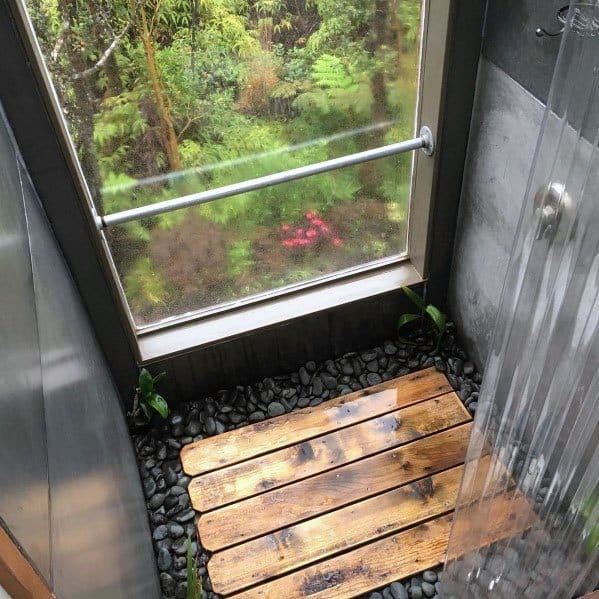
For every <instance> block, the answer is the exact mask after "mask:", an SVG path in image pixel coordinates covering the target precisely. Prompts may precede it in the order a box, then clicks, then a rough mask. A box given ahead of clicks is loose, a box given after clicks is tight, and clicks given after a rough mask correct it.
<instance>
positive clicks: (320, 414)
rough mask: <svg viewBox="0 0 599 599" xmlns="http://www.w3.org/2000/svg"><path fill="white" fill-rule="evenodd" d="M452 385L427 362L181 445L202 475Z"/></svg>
mask: <svg viewBox="0 0 599 599" xmlns="http://www.w3.org/2000/svg"><path fill="white" fill-rule="evenodd" d="M451 391H452V388H451V386H450V385H449V383H448V381H447V379H446V378H445V376H443V375H442V374H441V373H439V372H437V371H436V369H435V368H434V367H433V368H427V369H425V370H421V371H418V372H414V373H412V374H408V375H406V376H403V377H400V378H398V379H392V380H390V381H387V382H385V383H381V384H380V385H376V386H375V387H370V388H368V389H362V390H361V391H356V392H354V393H349V394H348V395H344V396H342V397H339V398H336V399H333V400H330V401H327V402H325V403H323V404H320V405H319V406H316V407H308V408H303V409H301V410H294V411H293V412H290V413H289V414H286V415H284V416H279V417H277V418H273V419H269V420H265V421H263V422H258V423H256V424H251V425H249V426H244V427H243V428H240V429H235V430H232V431H228V432H226V433H223V434H221V435H217V436H216V437H211V438H208V439H203V440H201V441H196V442H195V443H190V444H189V445H186V446H185V447H184V448H183V449H182V451H181V462H182V464H183V469H184V470H185V472H186V474H188V475H190V476H197V475H198V474H203V473H206V472H209V471H211V470H216V469H217V468H222V467H224V466H230V465H232V464H236V463H238V462H241V461H243V460H247V459H250V458H254V457H257V456H259V455H263V454H265V453H269V452H270V451H272V450H273V448H278V449H280V448H282V447H287V446H289V445H293V444H294V443H299V442H301V441H305V440H307V439H310V438H313V437H316V436H319V435H322V434H323V432H331V431H334V430H338V429H340V428H345V427H347V426H350V425H352V424H356V423H358V422H361V421H363V420H368V419H370V418H373V417H375V416H380V415H382V414H385V413H387V412H391V411H393V410H396V409H398V408H401V407H404V406H408V405H410V404H413V403H417V402H420V401H424V400H426V399H430V398H432V397H436V396H437V395H443V394H445V393H449V392H451Z"/></svg>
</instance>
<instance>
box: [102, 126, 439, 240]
mask: <svg viewBox="0 0 599 599" xmlns="http://www.w3.org/2000/svg"><path fill="white" fill-rule="evenodd" d="M434 149H435V141H434V137H433V132H432V131H431V130H430V129H429V128H428V127H422V128H421V129H420V135H419V137H415V138H414V139H408V140H407V141H401V142H398V143H394V144H390V145H388V146H382V147H380V148H373V149H372V150H365V151H364V152H357V153H355V154H348V155H347V156H341V157H340V158H333V159H332V160H325V161H323V162H316V163H315V164H310V165H308V166H301V167H299V168H294V169H290V170H287V171H283V172H280V173H274V174H272V175H265V176H264V177H257V178H256V179H249V180H247V181H241V182H240V183H233V184H231V185H225V186H223V187H217V188H216V189H209V190H207V191H200V192H198V193H192V194H189V195H186V196H182V197H179V198H174V199H172V200H165V201H163V202H156V203H155V204H149V205H148V206H141V207H139V208H132V209H130V210H123V211H122V212H115V213H114V214H106V215H104V216H97V217H96V225H97V227H98V229H100V230H102V229H106V228H107V227H110V226H112V225H120V224H122V223H127V222H130V221H134V220H140V219H142V218H148V217H150V216H156V215H157V214H164V213H165V212H172V211H173V210H180V209H181V208H189V207H190V206H197V205H198V204H206V203H207V202H213V201H214V200H220V199H223V198H228V197H231V196H235V195H239V194H242V193H246V192H248V191H255V190H257V189H264V188H265V187H272V186H273V185H280V184H281V183H288V182H289V181H295V180H297V179H303V178H305V177H310V176H312V175H318V174H321V173H326V172H329V171H333V170H337V169H340V168H344V167H346V166H353V165H355V164H361V163H363V162H370V161H371V160H377V159H379V158H386V157H387V156H395V155H396V154H403V153H405V152H411V151H413V150H422V151H423V152H424V153H425V154H426V155H427V156H431V155H432V154H433V152H434Z"/></svg>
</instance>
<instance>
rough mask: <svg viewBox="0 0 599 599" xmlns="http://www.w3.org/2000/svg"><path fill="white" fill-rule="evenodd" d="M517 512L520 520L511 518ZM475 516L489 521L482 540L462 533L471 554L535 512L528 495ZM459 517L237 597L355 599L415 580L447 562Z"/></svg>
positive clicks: (492, 503)
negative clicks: (454, 525) (453, 528)
mask: <svg viewBox="0 0 599 599" xmlns="http://www.w3.org/2000/svg"><path fill="white" fill-rule="evenodd" d="M515 513H517V514H518V517H516V518H514V517H511V516H513V515H514V514H515ZM472 516H473V517H474V518H476V519H483V518H484V519H485V521H486V529H485V531H484V534H483V535H482V536H479V534H472V535H470V534H469V531H468V530H462V531H460V532H461V533H462V543H463V544H462V547H463V549H464V552H465V553H467V552H468V551H470V550H473V549H475V548H477V547H480V546H485V545H488V544H490V543H493V542H495V541H498V540H500V539H503V538H506V537H509V536H512V535H514V534H516V533H519V532H520V531H521V530H522V527H523V526H528V525H529V524H530V523H532V522H533V520H534V512H533V510H532V508H531V506H530V504H529V503H528V501H527V500H526V499H525V498H524V497H523V496H522V495H519V496H517V497H515V498H514V497H504V496H500V497H493V498H491V499H488V500H486V501H483V502H481V503H480V504H477V505H476V507H475V508H473V514H472ZM452 521H453V514H447V515H444V516H441V517H438V518H435V519H433V520H430V521H428V522H425V523H423V524H419V525H417V526H414V527H412V528H409V529H408V530H406V531H404V532H400V533H398V534H394V535H391V536H388V537H385V538H383V539H380V540H378V541H375V542H373V543H369V544H367V545H364V546H362V547H359V548H358V549H354V550H352V551H348V552H346V553H342V554H341V555H338V556H336V557H333V558H331V559H329V560H327V561H325V562H322V563H317V564H314V565H312V566H308V567H307V568H303V569H301V570H298V571H296V572H292V573H291V574H287V575H285V576H282V577H280V578H277V579H275V580H272V581H270V582H267V583H265V584H261V585H259V586H257V587H255V588H252V589H249V590H247V591H243V592H241V593H239V594H236V595H233V597H234V598H235V599H280V598H281V597H285V599H304V598H305V597H307V596H309V597H310V598H311V599H349V598H352V597H356V596H358V595H360V594H363V593H366V592H369V591H371V590H373V589H375V588H379V587H381V586H385V585H387V584H390V583H391V582H393V581H395V580H398V579H402V578H407V577H409V576H413V575H414V574H417V573H418V572H421V571H422V570H426V569H428V568H433V567H435V566H438V565H439V564H441V563H442V562H443V559H444V556H445V552H446V550H447V542H448V538H449V532H450V527H451V524H452Z"/></svg>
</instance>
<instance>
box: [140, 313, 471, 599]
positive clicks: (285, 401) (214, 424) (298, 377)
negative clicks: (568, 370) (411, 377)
mask: <svg viewBox="0 0 599 599" xmlns="http://www.w3.org/2000/svg"><path fill="white" fill-rule="evenodd" d="M431 366H434V367H435V368H437V370H439V371H441V372H445V373H446V374H447V378H448V379H449V382H450V383H451V385H452V386H453V388H454V389H455V390H456V392H457V394H458V396H459V397H460V399H461V400H462V401H463V402H464V404H465V405H466V407H467V408H468V410H469V411H470V413H472V414H473V413H474V412H475V411H476V408H477V405H478V403H477V401H478V393H479V385H480V383H481V375H480V374H479V373H478V372H477V371H476V369H475V367H474V365H473V364H472V363H471V362H469V361H468V357H467V355H466V354H465V352H464V351H463V350H462V349H461V348H460V347H459V346H458V344H457V341H456V337H455V332H454V327H453V324H451V323H450V325H449V327H448V332H447V333H446V334H445V336H444V338H443V341H442V343H441V346H440V347H439V348H438V349H437V348H436V343H435V339H434V338H433V336H432V335H431V334H429V333H427V332H425V331H415V332H414V333H413V335H412V336H411V337H410V338H409V339H402V340H395V341H390V340H388V341H385V342H384V343H383V345H381V346H379V347H374V348H372V349H369V350H366V351H362V352H351V353H347V354H345V355H343V356H341V357H339V358H337V359H335V360H327V361H326V362H324V363H322V364H317V363H315V362H307V363H306V364H305V365H304V366H302V367H301V368H300V369H299V370H298V371H297V372H292V373H290V374H285V375H281V376H275V377H267V378H265V379H263V380H261V381H259V382H257V383H256V384H253V385H247V386H238V387H234V388H231V389H228V390H222V391H219V392H217V393H216V394H213V395H211V396H206V397H202V398H198V400H197V401H193V402H186V403H182V404H179V405H177V406H176V408H175V409H173V410H172V411H171V415H170V416H169V418H168V419H167V420H166V421H163V422H160V423H158V424H156V425H155V426H153V427H152V428H151V429H150V430H149V431H148V432H146V433H144V434H140V435H133V442H134V447H135V450H136V453H137V458H138V465H139V470H140V474H141V478H142V482H143V490H144V493H145V497H146V502H147V504H146V505H147V509H148V516H149V521H150V526H151V530H152V539H153V543H154V550H155V555H156V565H157V567H158V571H159V576H160V585H161V587H162V592H163V595H164V597H166V598H168V599H172V598H176V599H185V598H186V596H187V581H186V579H187V573H186V551H187V538H188V537H191V539H192V541H193V542H192V552H193V553H194V555H196V556H197V561H198V565H199V574H200V576H201V577H202V583H203V586H204V590H205V592H204V596H205V598H206V599H216V598H218V597H219V596H218V595H217V594H216V593H214V592H213V591H212V586H211V584H210V578H209V576H208V574H207V571H206V564H207V562H208V559H209V557H210V554H209V552H207V551H205V550H204V549H203V548H202V546H201V545H200V544H199V542H198V539H197V534H196V528H195V522H196V514H195V512H194V510H193V508H192V507H191V505H190V500H189V495H188V492H187V487H188V485H189V482H190V478H189V477H188V476H186V475H185V474H184V472H183V471H182V469H181V463H180V461H179V452H180V451H181V448H182V447H183V446H184V445H186V444H187V443H191V442H193V441H198V440H200V439H204V438H206V437H210V436H213V435H218V434H220V433H223V432H225V431H228V430H231V429H234V428H239V427H242V426H245V425H247V424H249V423H252V422H259V421H262V420H265V419H267V418H274V417H276V416H280V415H282V414H284V413H286V412H290V411H292V410H295V409H300V408H304V407H306V406H317V405H319V404H320V403H322V402H323V401H327V400H329V399H333V398H335V397H338V396H340V395H344V394H346V393H351V392H352V391H358V390H360V389H363V388H365V387H371V386H372V385H377V384H378V383H381V382H382V381H387V380H390V379H392V378H396V377H400V376H403V375H405V374H408V373H410V372H414V371H417V370H421V369H423V368H428V367H431ZM170 399H171V403H173V399H174V398H170ZM439 572H440V570H436V571H435V570H427V571H425V572H422V573H421V574H420V575H419V576H415V577H412V578H409V579H405V580H401V581H397V582H394V583H393V584H391V585H389V586H387V587H384V588H382V589H379V590H377V591H375V592H372V593H368V594H367V595H364V599H422V598H423V597H438V596H439V586H440V582H439V581H438V576H439Z"/></svg>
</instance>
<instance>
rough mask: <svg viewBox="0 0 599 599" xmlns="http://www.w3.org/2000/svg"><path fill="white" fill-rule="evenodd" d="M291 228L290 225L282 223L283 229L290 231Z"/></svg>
mask: <svg viewBox="0 0 599 599" xmlns="http://www.w3.org/2000/svg"><path fill="white" fill-rule="evenodd" d="M289 229H291V227H290V226H289V225H281V230H282V231H289Z"/></svg>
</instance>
